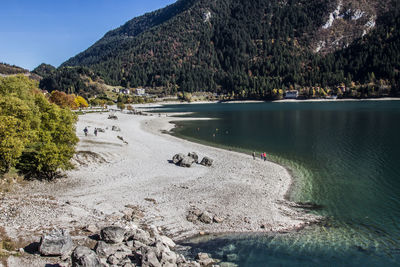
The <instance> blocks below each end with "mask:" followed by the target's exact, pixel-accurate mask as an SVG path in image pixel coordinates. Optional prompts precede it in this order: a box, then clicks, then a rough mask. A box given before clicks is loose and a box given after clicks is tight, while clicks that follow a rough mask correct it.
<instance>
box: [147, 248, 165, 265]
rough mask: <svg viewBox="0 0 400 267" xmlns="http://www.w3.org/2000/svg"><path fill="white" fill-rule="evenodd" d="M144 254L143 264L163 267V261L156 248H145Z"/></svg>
mask: <svg viewBox="0 0 400 267" xmlns="http://www.w3.org/2000/svg"><path fill="white" fill-rule="evenodd" d="M142 255H143V259H142V266H149V267H161V263H160V261H159V260H158V258H157V254H156V251H155V248H150V249H144V251H143V252H142Z"/></svg>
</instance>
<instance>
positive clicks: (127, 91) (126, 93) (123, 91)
mask: <svg viewBox="0 0 400 267" xmlns="http://www.w3.org/2000/svg"><path fill="white" fill-rule="evenodd" d="M119 93H120V94H124V95H129V94H130V93H131V91H130V90H129V89H121V90H119Z"/></svg>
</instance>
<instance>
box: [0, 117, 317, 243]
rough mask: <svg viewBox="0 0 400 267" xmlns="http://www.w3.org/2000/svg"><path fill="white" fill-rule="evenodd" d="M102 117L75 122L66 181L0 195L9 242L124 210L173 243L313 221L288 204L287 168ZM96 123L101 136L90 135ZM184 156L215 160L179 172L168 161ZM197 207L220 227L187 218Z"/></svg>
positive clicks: (142, 120) (157, 123) (152, 121)
mask: <svg viewBox="0 0 400 267" xmlns="http://www.w3.org/2000/svg"><path fill="white" fill-rule="evenodd" d="M108 115H109V114H107V113H103V114H100V113H96V114H86V115H83V116H80V117H79V121H78V123H77V134H78V137H79V138H80V142H79V145H78V148H77V151H78V154H77V156H76V158H75V162H76V164H77V165H78V167H77V169H75V170H73V171H70V172H68V173H67V177H66V178H63V179H59V180H57V181H55V182H39V181H36V182H30V183H28V184H27V185H25V186H22V187H21V188H17V189H16V190H14V192H12V193H7V194H4V195H2V196H1V197H2V202H1V204H0V211H1V212H0V226H1V227H3V228H5V230H6V232H7V234H8V235H9V236H11V237H13V238H17V237H24V236H25V237H26V236H28V235H29V236H35V235H36V236H37V235H39V234H41V233H42V232H43V231H44V230H45V229H51V228H54V227H62V228H67V229H70V230H71V231H76V230H77V229H82V228H84V227H85V226H87V225H90V224H96V225H105V224H107V221H112V220H114V221H115V220H119V219H121V218H123V217H124V214H125V215H126V209H127V207H128V208H134V209H135V210H136V212H137V219H138V220H140V223H142V224H146V225H155V226H157V227H160V229H163V231H164V232H165V233H166V234H167V235H169V236H171V237H172V238H173V239H174V240H180V239H184V238H187V237H190V236H194V235H197V234H199V233H222V232H265V231H267V232H268V231H288V230H293V229H297V228H301V227H303V226H304V225H307V224H309V223H310V222H314V221H316V220H318V218H316V217H314V216H312V215H310V214H306V213H304V212H303V211H301V210H299V209H294V208H292V206H293V205H292V204H293V203H290V202H289V201H287V200H286V199H285V194H286V193H287V191H288V190H289V187H290V185H291V182H292V181H291V179H292V178H291V176H290V174H289V173H288V171H287V170H286V169H285V168H284V167H282V166H279V165H277V164H275V163H272V162H268V161H267V162H264V161H261V160H259V159H256V160H253V158H252V157H251V156H250V155H245V154H241V153H237V152H232V151H227V150H223V149H218V148H213V147H209V146H204V145H201V144H196V143H192V142H189V141H186V140H182V139H178V138H175V137H173V136H171V135H168V134H164V133H162V132H163V131H168V130H170V129H171V128H172V127H173V125H172V124H171V123H169V121H170V120H172V119H171V118H170V117H166V116H164V115H162V116H161V117H159V116H136V115H129V114H122V113H116V115H117V116H118V120H109V119H107V117H108ZM174 120H176V119H175V118H174ZM113 126H117V128H115V127H114V129H116V130H118V129H120V131H113V130H112V128H113ZM85 127H88V129H89V135H88V136H85V135H84V132H83V129H84V128H85ZM96 127H97V128H101V129H104V131H105V132H99V133H98V135H97V136H95V135H94V128H96ZM189 152H196V153H197V154H198V155H199V156H200V159H201V158H202V157H204V156H207V157H210V158H212V159H214V164H213V165H212V166H211V167H205V166H202V165H199V164H194V165H193V166H192V167H191V168H183V167H178V166H176V165H174V164H172V163H171V162H170V160H171V159H172V157H173V156H174V155H175V154H177V153H185V154H187V153H189ZM193 211H198V212H206V213H207V214H208V215H210V216H211V217H212V218H213V217H214V218H218V220H217V221H218V222H216V221H215V220H214V222H211V223H204V222H201V221H200V220H198V221H194V222H191V221H188V220H187V217H188V215H189V214H190V212H193Z"/></svg>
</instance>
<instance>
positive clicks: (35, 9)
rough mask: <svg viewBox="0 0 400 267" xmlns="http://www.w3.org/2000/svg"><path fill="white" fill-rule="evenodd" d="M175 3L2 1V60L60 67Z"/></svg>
mask: <svg viewBox="0 0 400 267" xmlns="http://www.w3.org/2000/svg"><path fill="white" fill-rule="evenodd" d="M174 2H175V0H148V1H146V0H144V1H143V0H34V1H33V0H1V5H0V25H1V26H0V62H5V63H9V64H14V65H17V66H20V67H23V68H27V69H29V70H32V69H34V68H35V67H37V66H38V65H39V64H40V63H43V62H44V63H48V64H52V65H53V66H56V67H58V66H59V65H60V64H61V63H62V62H64V61H65V60H67V59H69V58H70V57H72V56H74V55H76V54H77V53H79V52H82V51H83V50H85V49H86V48H88V47H89V46H91V45H92V44H93V43H94V42H96V41H97V40H98V39H100V38H101V37H103V36H104V34H105V33H106V32H107V31H109V30H112V29H115V28H117V27H119V26H120V25H122V24H124V23H125V22H127V21H128V20H130V19H132V18H134V17H137V16H140V15H142V14H144V13H146V12H150V11H153V10H156V9H159V8H162V7H165V6H167V5H169V4H172V3H174Z"/></svg>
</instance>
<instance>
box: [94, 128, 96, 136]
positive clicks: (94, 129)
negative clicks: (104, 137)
mask: <svg viewBox="0 0 400 267" xmlns="http://www.w3.org/2000/svg"><path fill="white" fill-rule="evenodd" d="M94 135H95V136H97V128H94Z"/></svg>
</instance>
